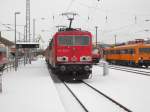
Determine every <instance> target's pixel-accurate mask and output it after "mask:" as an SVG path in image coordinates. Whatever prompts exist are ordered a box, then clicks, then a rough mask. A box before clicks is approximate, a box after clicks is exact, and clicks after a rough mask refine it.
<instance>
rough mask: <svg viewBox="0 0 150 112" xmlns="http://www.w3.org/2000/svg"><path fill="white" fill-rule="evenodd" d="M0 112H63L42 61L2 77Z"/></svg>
mask: <svg viewBox="0 0 150 112" xmlns="http://www.w3.org/2000/svg"><path fill="white" fill-rule="evenodd" d="M0 112H65V110H64V107H63V106H62V104H61V101H60V99H59V97H58V93H57V91H56V88H55V86H54V84H53V81H52V80H51V77H50V75H49V72H48V70H47V67H46V64H45V62H44V60H38V61H35V62H33V63H32V64H31V65H26V66H25V67H24V66H22V67H20V68H19V69H18V71H17V72H15V71H11V72H8V73H5V74H4V75H3V92H2V93H0Z"/></svg>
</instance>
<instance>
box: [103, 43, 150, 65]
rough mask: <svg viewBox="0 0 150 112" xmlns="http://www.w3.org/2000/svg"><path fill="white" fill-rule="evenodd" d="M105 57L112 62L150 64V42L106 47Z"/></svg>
mask: <svg viewBox="0 0 150 112" xmlns="http://www.w3.org/2000/svg"><path fill="white" fill-rule="evenodd" d="M104 57H105V59H106V60H107V61H108V62H110V63H112V64H121V65H129V66H145V67H148V66H150V44H145V43H136V44H128V45H122V46H116V47H113V48H105V49H104Z"/></svg>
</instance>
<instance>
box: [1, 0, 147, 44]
mask: <svg viewBox="0 0 150 112" xmlns="http://www.w3.org/2000/svg"><path fill="white" fill-rule="evenodd" d="M30 3H31V34H32V24H33V23H32V20H33V18H35V19H36V34H37V35H39V34H40V35H42V38H43V40H44V41H45V42H46V43H45V44H47V41H48V40H49V39H50V38H51V35H53V34H54V32H55V31H56V28H55V26H56V25H68V21H67V19H66V18H65V17H62V16H60V14H61V13H63V12H70V11H71V12H76V13H78V14H79V16H77V17H75V21H74V22H73V26H74V27H78V28H79V27H80V28H82V29H85V30H89V31H91V32H92V34H93V36H94V37H95V26H98V41H100V42H104V43H114V40H115V39H114V35H117V42H125V41H128V40H133V39H135V38H144V39H147V38H149V37H150V32H145V31H144V30H145V29H150V22H145V20H147V19H150V0H100V1H97V0H30ZM25 5H26V0H0V30H2V36H4V37H6V38H7V39H9V40H12V41H14V32H6V31H4V30H6V29H7V28H6V27H5V26H4V25H2V24H12V25H13V24H14V12H15V11H19V12H21V14H20V15H17V24H18V25H24V24H25V10H26V9H25V8H26V6H25ZM53 16H54V19H53ZM106 16H107V17H106ZM135 16H136V19H135ZM88 17H89V19H88ZM41 18H46V19H45V20H41ZM12 28H13V26H12ZM17 30H18V31H20V32H22V33H23V27H21V26H18V27H17ZM41 30H47V32H41ZM17 38H18V37H17ZM22 38H23V37H22ZM93 40H95V39H93Z"/></svg>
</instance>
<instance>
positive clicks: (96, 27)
mask: <svg viewBox="0 0 150 112" xmlns="http://www.w3.org/2000/svg"><path fill="white" fill-rule="evenodd" d="M95 29H96V47H97V29H98V26H95Z"/></svg>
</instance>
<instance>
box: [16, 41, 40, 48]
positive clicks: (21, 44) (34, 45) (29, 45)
mask: <svg viewBox="0 0 150 112" xmlns="http://www.w3.org/2000/svg"><path fill="white" fill-rule="evenodd" d="M16 47H17V48H39V43H37V42H17V43H16Z"/></svg>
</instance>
